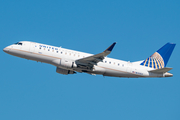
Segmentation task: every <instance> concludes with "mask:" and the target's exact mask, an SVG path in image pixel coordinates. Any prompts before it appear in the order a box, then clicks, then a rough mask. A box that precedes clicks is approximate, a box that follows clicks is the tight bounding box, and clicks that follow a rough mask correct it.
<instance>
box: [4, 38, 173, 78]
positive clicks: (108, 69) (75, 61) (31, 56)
mask: <svg viewBox="0 0 180 120" xmlns="http://www.w3.org/2000/svg"><path fill="white" fill-rule="evenodd" d="M115 44H116V42H114V43H113V44H112V45H111V46H109V47H108V48H107V49H106V50H105V51H103V52H101V53H99V54H89V53H84V52H79V51H74V50H70V49H65V48H62V47H55V46H51V45H46V44H41V43H36V42H30V41H20V42H17V43H14V44H12V45H10V46H7V47H5V48H4V49H3V51H4V52H6V53H8V54H10V55H13V56H17V57H21V58H25V59H28V60H33V61H37V62H43V63H48V64H51V65H54V66H56V72H57V73H60V74H64V75H68V74H75V73H77V72H79V73H88V74H91V75H103V76H110V77H125V78H154V77H172V76H173V74H171V73H168V71H170V70H171V69H172V68H169V67H166V65H167V63H168V60H169V58H170V56H171V54H172V51H173V49H174V47H175V45H176V44H173V43H167V44H165V45H164V46H163V47H161V48H160V49H159V50H158V51H156V52H155V53H154V54H152V55H151V56H150V57H148V58H147V59H145V60H141V61H136V62H129V61H122V60H118V59H113V58H109V57H107V55H109V54H110V53H111V51H112V50H113V48H114V46H115Z"/></svg>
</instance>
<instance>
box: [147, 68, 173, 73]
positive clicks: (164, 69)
mask: <svg viewBox="0 0 180 120" xmlns="http://www.w3.org/2000/svg"><path fill="white" fill-rule="evenodd" d="M170 70H172V68H168V67H165V68H160V69H156V70H150V71H149V72H153V73H166V72H168V71H170Z"/></svg>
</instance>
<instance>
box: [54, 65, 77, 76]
mask: <svg viewBox="0 0 180 120" xmlns="http://www.w3.org/2000/svg"><path fill="white" fill-rule="evenodd" d="M56 72H57V73H60V74H64V75H68V74H75V73H76V72H74V71H71V70H66V69H62V68H59V67H57V68H56Z"/></svg>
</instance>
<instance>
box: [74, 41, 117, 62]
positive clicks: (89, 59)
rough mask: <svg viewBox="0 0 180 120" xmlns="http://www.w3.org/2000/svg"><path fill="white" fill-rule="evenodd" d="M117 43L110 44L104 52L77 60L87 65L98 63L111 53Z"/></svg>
mask: <svg viewBox="0 0 180 120" xmlns="http://www.w3.org/2000/svg"><path fill="white" fill-rule="evenodd" d="M115 44H116V42H114V43H113V44H112V45H111V46H109V47H108V48H107V49H106V50H105V51H104V52H102V53H99V54H96V55H92V56H89V57H85V58H82V59H79V60H76V62H77V63H80V64H85V65H87V64H88V65H96V64H97V63H98V62H100V61H102V60H103V59H104V57H106V56H107V55H109V54H110V53H111V51H112V49H113V48H114V46H115Z"/></svg>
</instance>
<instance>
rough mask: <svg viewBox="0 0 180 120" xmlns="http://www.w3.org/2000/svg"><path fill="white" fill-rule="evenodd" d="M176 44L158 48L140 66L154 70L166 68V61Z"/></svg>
mask: <svg viewBox="0 0 180 120" xmlns="http://www.w3.org/2000/svg"><path fill="white" fill-rule="evenodd" d="M175 45H176V44H173V43H167V44H165V45H164V46H163V47H162V48H160V49H159V50H158V51H157V52H155V53H154V54H153V55H151V56H150V57H149V58H147V59H146V60H144V61H143V62H142V63H141V64H140V65H143V66H146V67H151V68H154V69H159V68H164V67H166V65H167V63H168V60H169V58H170V56H171V54H172V51H173V50H174V47H175Z"/></svg>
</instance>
